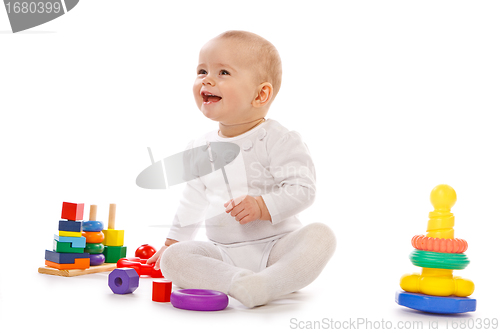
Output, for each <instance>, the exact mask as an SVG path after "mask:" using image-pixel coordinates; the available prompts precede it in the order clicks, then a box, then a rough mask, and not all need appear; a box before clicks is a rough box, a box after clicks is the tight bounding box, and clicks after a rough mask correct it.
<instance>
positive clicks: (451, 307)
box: [396, 291, 476, 314]
mask: <svg viewBox="0 0 500 333" xmlns="http://www.w3.org/2000/svg"><path fill="white" fill-rule="evenodd" d="M396 303H398V304H399V305H402V306H406V307H408V308H410V309H415V310H419V311H424V312H430V313H447V314H451V313H464V312H470V311H476V300H475V299H474V298H469V297H452V296H449V297H440V296H430V295H425V294H415V293H408V292H403V291H397V292H396Z"/></svg>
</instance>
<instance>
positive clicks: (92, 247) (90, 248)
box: [85, 243, 104, 254]
mask: <svg viewBox="0 0 500 333" xmlns="http://www.w3.org/2000/svg"><path fill="white" fill-rule="evenodd" d="M85 252H87V253H91V254H99V253H103V252H104V244H102V243H87V244H85Z"/></svg>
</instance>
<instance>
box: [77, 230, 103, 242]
mask: <svg viewBox="0 0 500 333" xmlns="http://www.w3.org/2000/svg"><path fill="white" fill-rule="evenodd" d="M82 236H83V237H85V239H86V240H87V243H102V241H103V240H104V233H103V232H102V231H84V232H82Z"/></svg>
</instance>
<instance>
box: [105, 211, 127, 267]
mask: <svg viewBox="0 0 500 333" xmlns="http://www.w3.org/2000/svg"><path fill="white" fill-rule="evenodd" d="M115 217H116V204H110V205H109V218H108V229H107V230H103V231H102V232H103V233H104V241H103V244H104V256H105V257H106V262H107V263H117V262H118V260H119V259H121V258H125V257H126V256H127V247H126V246H123V243H124V236H125V231H124V230H115Z"/></svg>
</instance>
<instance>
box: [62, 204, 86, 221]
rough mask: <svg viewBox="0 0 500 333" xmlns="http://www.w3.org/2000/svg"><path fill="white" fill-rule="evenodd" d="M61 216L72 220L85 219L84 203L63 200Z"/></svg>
mask: <svg viewBox="0 0 500 333" xmlns="http://www.w3.org/2000/svg"><path fill="white" fill-rule="evenodd" d="M61 218H62V219H66V220H71V221H81V220H83V204H82V203H81V204H76V203H71V202H63V205H62V213H61Z"/></svg>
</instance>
